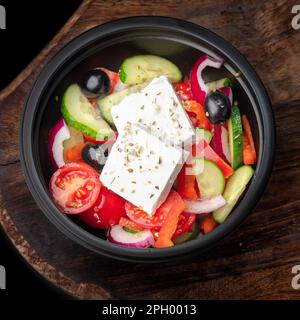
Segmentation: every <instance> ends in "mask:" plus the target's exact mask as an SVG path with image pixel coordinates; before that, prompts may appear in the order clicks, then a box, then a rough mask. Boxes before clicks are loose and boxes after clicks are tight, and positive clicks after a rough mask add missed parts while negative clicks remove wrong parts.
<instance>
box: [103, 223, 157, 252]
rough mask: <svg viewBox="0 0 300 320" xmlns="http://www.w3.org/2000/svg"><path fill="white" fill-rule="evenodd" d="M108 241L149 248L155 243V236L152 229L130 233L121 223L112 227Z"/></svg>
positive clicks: (126, 245)
mask: <svg viewBox="0 0 300 320" xmlns="http://www.w3.org/2000/svg"><path fill="white" fill-rule="evenodd" d="M108 241H110V242H112V243H116V244H119V245H121V246H125V247H134V248H139V249H145V248H149V247H150V246H153V245H154V242H155V240H154V237H153V234H152V232H151V231H150V230H144V231H140V232H137V233H130V232H127V231H125V230H124V229H123V227H122V226H121V225H115V226H113V227H111V229H110V232H109V236H108Z"/></svg>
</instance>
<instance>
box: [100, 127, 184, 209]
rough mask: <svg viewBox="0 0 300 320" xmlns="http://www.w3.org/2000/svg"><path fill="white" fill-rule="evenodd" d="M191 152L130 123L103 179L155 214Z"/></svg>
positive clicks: (106, 183)
mask: <svg viewBox="0 0 300 320" xmlns="http://www.w3.org/2000/svg"><path fill="white" fill-rule="evenodd" d="M188 155H189V153H188V152H187V151H185V150H183V149H180V148H177V147H173V146H171V145H167V144H165V143H164V142H162V141H161V140H160V139H158V138H157V137H155V136H153V135H151V134H150V133H149V132H148V131H146V130H145V129H144V128H142V127H140V126H139V125H134V124H131V123H129V122H128V123H127V125H126V126H125V127H124V129H123V131H122V132H120V134H119V137H118V139H117V141H116V143H115V144H114V145H113V147H112V149H111V152H110V154H109V157H108V159H107V161H106V164H105V166H104V168H103V170H102V173H101V175H100V181H101V182H102V183H103V185H104V186H105V187H107V188H108V189H110V190H112V191H113V192H115V193H117V194H118V195H120V196H121V197H123V198H124V199H126V200H127V201H129V202H131V203H132V204H134V205H135V206H137V207H140V208H141V209H142V210H144V211H145V212H147V213H148V214H149V215H152V214H153V213H154V212H155V210H156V209H157V208H158V207H159V206H160V205H161V204H162V203H163V202H164V201H165V199H166V197H167V196H168V194H169V191H170V189H171V187H172V185H173V183H174V181H175V179H176V177H177V175H178V173H179V171H180V169H181V168H182V166H183V163H184V162H185V161H186V159H187V157H188Z"/></svg>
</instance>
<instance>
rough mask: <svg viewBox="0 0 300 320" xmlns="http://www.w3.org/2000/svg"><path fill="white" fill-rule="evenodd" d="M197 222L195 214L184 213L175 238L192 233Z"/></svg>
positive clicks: (180, 218)
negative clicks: (191, 230)
mask: <svg viewBox="0 0 300 320" xmlns="http://www.w3.org/2000/svg"><path fill="white" fill-rule="evenodd" d="M195 221H196V214H195V213H189V212H182V214H181V215H180V217H179V221H178V224H177V229H176V231H175V233H174V235H173V237H177V236H180V235H181V234H183V233H185V232H188V231H190V229H191V228H192V226H193V224H194V222H195Z"/></svg>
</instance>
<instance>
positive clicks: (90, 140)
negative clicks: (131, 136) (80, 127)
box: [83, 132, 118, 145]
mask: <svg viewBox="0 0 300 320" xmlns="http://www.w3.org/2000/svg"><path fill="white" fill-rule="evenodd" d="M83 136H84V138H85V140H87V141H88V142H91V143H94V144H104V143H109V144H112V145H113V144H114V143H115V142H116V140H117V138H118V133H117V132H115V133H114V135H112V136H111V137H110V138H109V139H108V140H97V139H95V138H92V137H90V136H88V135H86V134H83Z"/></svg>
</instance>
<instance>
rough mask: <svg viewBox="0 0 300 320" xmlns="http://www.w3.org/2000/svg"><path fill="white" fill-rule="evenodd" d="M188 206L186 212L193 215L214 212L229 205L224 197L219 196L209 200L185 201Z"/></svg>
mask: <svg viewBox="0 0 300 320" xmlns="http://www.w3.org/2000/svg"><path fill="white" fill-rule="evenodd" d="M184 202H185V204H186V209H185V210H186V211H187V212H193V213H203V212H205V213H209V212H213V211H215V210H217V209H219V208H222V207H223V206H225V204H226V203H227V202H226V200H225V199H224V198H223V197H222V196H217V197H215V198H212V199H207V200H198V201H191V200H184Z"/></svg>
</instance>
